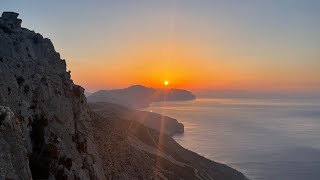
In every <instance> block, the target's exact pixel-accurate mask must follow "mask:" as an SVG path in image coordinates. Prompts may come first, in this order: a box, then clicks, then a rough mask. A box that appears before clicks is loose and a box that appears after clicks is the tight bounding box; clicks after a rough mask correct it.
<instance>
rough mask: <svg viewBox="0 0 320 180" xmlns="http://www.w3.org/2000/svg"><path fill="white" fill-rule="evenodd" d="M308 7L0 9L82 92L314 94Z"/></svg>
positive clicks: (312, 20)
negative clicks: (39, 42)
mask: <svg viewBox="0 0 320 180" xmlns="http://www.w3.org/2000/svg"><path fill="white" fill-rule="evenodd" d="M319 9H320V1H317V0H304V1H301V0H281V1H278V0H259V1H256V0H243V1H239V0H229V1H225V0H220V1H214V0H136V1H133V0H119V1H111V0H110V1H102V0H91V1H84V0H77V1H62V0H55V1H46V0H41V1H40V0H37V1H36V0H28V1H22V0H21V1H19V0H15V1H12V0H0V11H1V12H3V11H15V12H18V13H19V14H20V15H19V18H21V19H22V20H23V22H22V26H23V27H26V28H28V29H31V30H35V31H36V32H38V33H40V34H42V35H43V36H44V37H48V38H50V39H51V40H52V42H53V44H54V46H55V49H56V50H57V51H58V52H60V54H61V57H62V58H63V59H66V61H67V68H68V70H71V75H72V79H73V80H74V81H75V82H76V83H77V84H80V85H81V86H83V87H85V88H86V89H87V90H88V91H95V90H98V89H112V88H123V87H126V86H130V85H132V84H142V85H146V86H152V87H163V82H164V81H169V86H170V87H173V88H186V89H194V90H197V89H198V90H200V89H202V90H203V89H206V90H210V89H212V90H222V89H233V90H257V91H259V90H261V91H262V90H263V91H266V90H270V91H303V92H309V91H319V90H320V21H319V19H320V11H319Z"/></svg>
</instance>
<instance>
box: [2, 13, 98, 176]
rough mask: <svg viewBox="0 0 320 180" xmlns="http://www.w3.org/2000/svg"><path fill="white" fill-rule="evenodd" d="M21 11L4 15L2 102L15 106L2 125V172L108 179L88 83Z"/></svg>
mask: <svg viewBox="0 0 320 180" xmlns="http://www.w3.org/2000/svg"><path fill="white" fill-rule="evenodd" d="M17 17H18V14H16V13H12V12H4V13H3V14H2V17H1V18H0V105H3V106H6V107H10V108H11V111H12V112H11V111H9V112H10V113H8V114H10V116H8V117H6V118H5V121H4V122H5V123H2V124H1V125H0V128H1V130H0V131H1V137H0V139H1V148H4V150H5V151H0V157H2V156H4V157H6V158H5V159H7V160H6V161H4V162H3V161H0V163H1V166H0V167H1V173H0V174H1V176H2V177H6V178H10V177H14V176H13V175H16V177H17V178H18V177H19V178H20V179H30V178H29V177H30V174H31V173H32V176H33V178H34V179H68V178H69V179H77V178H80V177H82V179H104V173H103V169H102V168H101V167H102V165H101V164H102V163H101V160H100V158H99V154H98V152H97V149H96V146H95V143H94V140H93V133H92V121H91V117H90V113H89V108H88V106H87V104H86V99H85V97H84V95H83V89H82V88H81V87H80V86H77V85H75V84H74V83H73V82H72V80H71V79H70V72H66V63H65V61H64V60H62V59H60V55H59V53H57V52H56V51H55V50H54V47H53V45H52V43H51V41H50V40H49V39H47V38H43V37H42V36H41V35H40V34H37V33H35V32H33V31H30V30H27V29H24V28H21V20H20V19H17ZM3 116H4V115H3ZM2 144H4V145H2ZM15 144H17V146H15ZM8 152H9V154H11V158H10V157H9V156H8V154H7V153H8ZM22 156H23V158H22ZM7 162H8V164H7Z"/></svg>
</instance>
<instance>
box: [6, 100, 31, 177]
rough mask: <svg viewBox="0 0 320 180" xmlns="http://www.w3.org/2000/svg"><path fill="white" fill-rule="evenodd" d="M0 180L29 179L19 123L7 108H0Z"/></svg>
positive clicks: (27, 163) (29, 174)
mask: <svg viewBox="0 0 320 180" xmlns="http://www.w3.org/2000/svg"><path fill="white" fill-rule="evenodd" d="M0 179H21V180H24V179H31V172H30V169H29V161H28V158H27V150H26V148H25V147H24V145H23V135H22V131H21V122H20V121H19V120H18V118H17V117H16V116H15V114H14V113H13V112H12V111H11V110H10V108H9V107H3V106H0Z"/></svg>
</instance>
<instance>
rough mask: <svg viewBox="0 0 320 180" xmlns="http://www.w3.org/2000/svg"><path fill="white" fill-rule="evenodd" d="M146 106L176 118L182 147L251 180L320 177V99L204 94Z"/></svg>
mask: <svg viewBox="0 0 320 180" xmlns="http://www.w3.org/2000/svg"><path fill="white" fill-rule="evenodd" d="M145 110H148V111H153V112H157V113H161V114H164V115H167V116H170V117H173V118H176V119H178V121H179V122H181V123H183V124H184V126H185V133H184V134H183V135H176V136H174V139H175V140H176V141H177V142H178V143H179V144H180V145H182V146H183V147H185V148H187V149H190V150H192V151H195V152H197V153H198V154H200V155H202V156H205V157H207V158H209V159H211V160H214V161H217V162H221V163H225V164H227V165H229V166H231V167H233V168H236V169H237V170H239V171H241V172H242V173H244V174H245V175H246V176H247V177H249V178H250V179H252V180H270V179H272V180H301V179H308V180H319V179H320V100H319V99H213V98H206V99H205V98H200V99H197V100H195V101H183V102H181V101H180V102H158V103H153V104H152V106H151V107H149V108H147V109H145Z"/></svg>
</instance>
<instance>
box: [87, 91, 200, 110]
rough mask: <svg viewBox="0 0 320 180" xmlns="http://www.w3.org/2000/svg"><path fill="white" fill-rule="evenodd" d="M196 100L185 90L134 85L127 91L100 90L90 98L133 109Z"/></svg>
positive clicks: (92, 100)
mask: <svg viewBox="0 0 320 180" xmlns="http://www.w3.org/2000/svg"><path fill="white" fill-rule="evenodd" d="M195 98H196V96H195V95H193V94H192V93H191V92H189V91H186V90H183V89H155V88H148V87H144V86H141V85H133V86H130V87H128V88H125V89H113V90H100V91H97V92H95V93H93V94H91V95H90V96H88V101H89V102H109V103H114V104H120V105H123V106H127V107H131V108H143V107H148V106H149V105H150V104H151V103H152V102H158V101H186V100H194V99H195Z"/></svg>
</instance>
